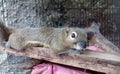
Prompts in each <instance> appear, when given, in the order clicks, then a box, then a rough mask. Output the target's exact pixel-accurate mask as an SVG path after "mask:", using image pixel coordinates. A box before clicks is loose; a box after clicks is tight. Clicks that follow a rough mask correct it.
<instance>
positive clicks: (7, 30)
mask: <svg viewBox="0 0 120 74" xmlns="http://www.w3.org/2000/svg"><path fill="white" fill-rule="evenodd" d="M12 31H13V29H12V28H8V27H6V26H5V24H4V23H3V22H2V21H0V32H1V34H2V37H3V38H4V40H5V41H7V40H8V38H9V35H10V34H11V33H12Z"/></svg>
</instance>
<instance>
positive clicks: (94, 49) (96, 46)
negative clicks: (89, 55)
mask: <svg viewBox="0 0 120 74" xmlns="http://www.w3.org/2000/svg"><path fill="white" fill-rule="evenodd" d="M86 49H88V50H92V51H99V52H104V51H103V49H102V48H100V46H99V45H98V44H94V45H93V46H88V47H86Z"/></svg>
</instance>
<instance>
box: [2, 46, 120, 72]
mask: <svg viewBox="0 0 120 74" xmlns="http://www.w3.org/2000/svg"><path fill="white" fill-rule="evenodd" d="M0 51H6V52H9V53H13V54H17V55H21V56H28V57H31V58H36V59H40V60H46V61H50V62H54V63H58V64H64V65H69V66H74V67H78V68H84V69H89V70H94V71H98V72H103V73H109V74H113V73H114V74H117V72H120V57H118V56H116V55H113V54H108V53H99V52H90V51H87V53H88V52H90V53H92V54H90V53H89V54H74V53H66V54H63V55H58V54H54V53H53V52H52V51H51V49H47V48H40V47H31V48H28V49H26V50H25V51H23V52H17V51H15V50H13V49H8V48H4V47H2V46H0ZM85 53H86V52H85ZM93 53H97V55H99V54H100V56H96V54H93ZM104 55H105V56H109V57H114V59H110V60H109V58H104V57H103V58H101V57H102V56H104ZM93 56H94V57H93ZM99 57H100V58H99Z"/></svg>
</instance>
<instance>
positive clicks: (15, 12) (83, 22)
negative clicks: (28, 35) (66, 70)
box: [0, 0, 120, 45]
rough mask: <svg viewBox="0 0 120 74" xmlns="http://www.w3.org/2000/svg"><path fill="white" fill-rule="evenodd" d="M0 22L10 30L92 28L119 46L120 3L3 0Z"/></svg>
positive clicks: (119, 0)
mask: <svg viewBox="0 0 120 74" xmlns="http://www.w3.org/2000/svg"><path fill="white" fill-rule="evenodd" d="M0 18H2V20H3V21H4V22H5V24H6V25H7V26H14V27H16V28H21V27H41V26H52V27H61V26H77V27H86V26H90V23H91V22H92V21H97V22H100V23H101V24H102V26H101V29H100V31H101V32H102V34H103V35H104V36H106V37H107V38H108V39H109V40H111V41H112V42H113V43H115V44H116V45H120V33H119V32H120V20H119V19H120V0H0Z"/></svg>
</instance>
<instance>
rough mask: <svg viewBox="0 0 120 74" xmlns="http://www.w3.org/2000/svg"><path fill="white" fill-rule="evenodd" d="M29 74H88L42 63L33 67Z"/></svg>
mask: <svg viewBox="0 0 120 74" xmlns="http://www.w3.org/2000/svg"><path fill="white" fill-rule="evenodd" d="M31 74H90V73H87V72H83V71H82V70H81V69H79V70H78V69H74V68H68V67H64V66H60V65H56V64H52V63H43V64H39V65H37V66H35V67H34V68H33V70H32V72H31Z"/></svg>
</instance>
